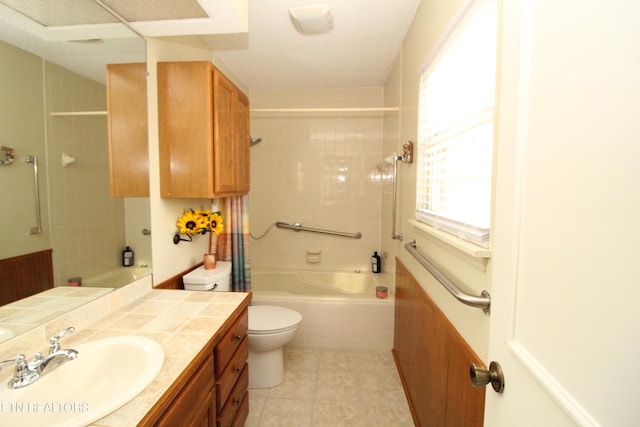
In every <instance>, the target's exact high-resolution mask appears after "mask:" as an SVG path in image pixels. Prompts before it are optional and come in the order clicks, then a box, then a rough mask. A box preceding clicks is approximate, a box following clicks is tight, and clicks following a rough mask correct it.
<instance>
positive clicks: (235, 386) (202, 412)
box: [138, 303, 249, 427]
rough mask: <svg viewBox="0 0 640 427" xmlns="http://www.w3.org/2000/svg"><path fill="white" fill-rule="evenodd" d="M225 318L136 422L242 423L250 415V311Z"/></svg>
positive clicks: (237, 424)
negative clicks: (196, 353)
mask: <svg viewBox="0 0 640 427" xmlns="http://www.w3.org/2000/svg"><path fill="white" fill-rule="evenodd" d="M238 310H242V312H241V314H239V315H237V312H236V313H234V315H232V316H230V317H229V320H228V322H225V325H226V324H227V323H231V325H230V326H228V327H222V328H220V329H219V330H218V333H217V334H215V335H214V336H213V337H212V338H211V341H210V342H209V343H207V345H206V346H205V348H204V349H203V350H202V351H201V352H200V353H199V354H198V355H197V356H196V358H195V359H194V360H193V361H192V363H191V364H190V365H189V367H188V368H187V369H186V370H185V371H184V372H183V373H182V374H181V376H180V377H179V378H178V379H177V380H176V381H175V382H174V383H173V384H172V385H171V386H170V387H169V388H168V389H167V391H166V392H165V394H164V395H163V396H162V397H161V398H160V399H159V400H158V402H157V403H156V404H155V405H154V406H153V408H151V410H150V411H149V412H148V413H147V415H146V416H145V418H144V419H143V420H142V421H141V422H140V423H139V424H138V425H139V426H167V427H173V426H177V425H195V426H210V427H213V426H216V423H217V425H218V426H242V425H244V422H245V420H246V419H247V416H248V414H249V397H248V391H247V387H248V385H249V375H248V373H249V369H248V364H247V358H248V355H249V352H248V346H247V339H248V338H247V327H248V316H247V308H246V304H244V303H243V304H241V305H240V306H239V307H238Z"/></svg>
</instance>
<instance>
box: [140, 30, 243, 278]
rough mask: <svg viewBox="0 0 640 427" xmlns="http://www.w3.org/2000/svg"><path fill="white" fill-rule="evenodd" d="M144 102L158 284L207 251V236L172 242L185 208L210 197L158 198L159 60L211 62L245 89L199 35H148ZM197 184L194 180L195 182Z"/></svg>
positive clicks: (204, 204)
mask: <svg viewBox="0 0 640 427" xmlns="http://www.w3.org/2000/svg"><path fill="white" fill-rule="evenodd" d="M146 41H147V74H148V77H147V101H148V106H149V108H148V111H149V177H150V178H149V181H150V182H149V190H150V194H149V200H150V209H151V229H152V230H153V234H152V239H151V240H152V249H151V250H152V257H153V282H154V284H157V283H161V282H163V281H165V280H167V279H169V278H171V277H173V276H175V275H176V274H178V273H180V272H181V271H184V270H186V269H188V268H190V267H192V266H194V265H195V264H197V263H199V262H202V256H203V254H205V253H206V252H208V245H209V236H195V237H194V239H193V242H191V243H187V242H180V244H178V245H174V244H173V235H174V234H175V232H176V221H177V220H178V218H179V217H180V216H181V215H182V213H183V211H184V210H185V209H202V208H210V207H211V203H212V201H211V200H206V199H166V198H161V197H160V153H159V148H158V144H159V138H158V74H157V64H158V62H161V61H211V62H212V63H213V64H214V65H215V66H216V67H218V68H219V69H220V70H221V71H222V72H223V73H224V74H225V75H226V76H227V77H228V78H229V79H231V80H232V81H233V82H234V83H235V84H236V85H237V86H238V87H239V88H240V89H243V90H245V91H246V88H245V87H244V86H243V85H242V83H241V82H240V81H238V79H237V78H236V77H235V76H234V75H233V73H232V72H231V70H229V69H228V68H226V67H225V65H224V64H223V63H221V62H220V61H218V60H217V59H216V58H215V57H214V55H213V53H212V52H211V50H210V49H209V48H208V47H207V46H206V45H204V43H203V42H202V41H201V40H200V39H199V38H198V37H175V38H172V37H163V38H148V39H146ZM194 185H197V183H194Z"/></svg>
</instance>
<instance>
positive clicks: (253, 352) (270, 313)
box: [182, 261, 302, 388]
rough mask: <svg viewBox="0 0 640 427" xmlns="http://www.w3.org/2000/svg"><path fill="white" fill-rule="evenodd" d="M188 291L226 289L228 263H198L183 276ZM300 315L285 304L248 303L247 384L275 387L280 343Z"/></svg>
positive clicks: (281, 363)
mask: <svg viewBox="0 0 640 427" xmlns="http://www.w3.org/2000/svg"><path fill="white" fill-rule="evenodd" d="M182 281H183V283H184V288H185V289H187V290H190V291H221V292H222V291H230V290H231V285H230V283H231V263H230V262H226V261H218V263H217V267H216V268H215V269H213V270H205V269H204V267H199V268H197V269H195V270H193V271H191V272H190V273H188V274H186V275H184V276H183V278H182ZM300 322H302V315H301V314H300V313H298V312H297V311H294V310H290V309H288V308H285V307H275V306H271V305H252V306H249V331H248V335H249V388H271V387H275V386H277V385H278V384H280V383H281V382H282V380H283V379H284V360H283V357H282V347H283V346H284V345H285V344H287V343H288V342H289V341H291V340H292V339H293V337H294V336H295V334H296V331H297V330H298V327H299V326H300Z"/></svg>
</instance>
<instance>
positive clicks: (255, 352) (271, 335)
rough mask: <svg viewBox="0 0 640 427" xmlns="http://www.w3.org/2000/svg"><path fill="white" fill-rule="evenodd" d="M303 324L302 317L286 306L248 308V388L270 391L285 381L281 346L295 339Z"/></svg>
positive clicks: (254, 306)
mask: <svg viewBox="0 0 640 427" xmlns="http://www.w3.org/2000/svg"><path fill="white" fill-rule="evenodd" d="M300 322H302V315H301V314H300V313H298V312H297V311H294V310H291V309H288V308H285V307H276V306H271V305H252V306H250V307H249V332H248V335H249V388H252V389H256V388H271V387H275V386H277V385H278V384H280V383H281V382H282V380H283V379H284V360H283V355H282V347H283V346H284V345H285V344H287V343H288V342H289V341H291V340H292V339H293V337H294V336H295V334H296V331H297V330H298V327H299V326H300Z"/></svg>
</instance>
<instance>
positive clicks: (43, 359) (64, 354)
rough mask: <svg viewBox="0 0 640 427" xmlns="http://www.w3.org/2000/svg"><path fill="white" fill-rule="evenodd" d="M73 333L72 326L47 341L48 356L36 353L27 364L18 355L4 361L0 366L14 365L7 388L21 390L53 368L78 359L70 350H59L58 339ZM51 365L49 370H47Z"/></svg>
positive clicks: (73, 351) (23, 357)
mask: <svg viewBox="0 0 640 427" xmlns="http://www.w3.org/2000/svg"><path fill="white" fill-rule="evenodd" d="M74 331H75V328H74V327H73V326H71V327H68V328H67V329H65V330H63V331H62V332H60V333H59V334H58V335H56V336H55V337H51V338H50V339H49V354H48V355H47V356H42V354H41V353H36V354H35V356H34V358H33V360H32V361H31V362H27V358H26V357H25V355H24V354H19V355H17V356H16V357H15V358H13V359H9V360H4V361H2V362H0V365H2V364H5V363H14V364H15V369H14V371H13V377H12V378H11V379H10V380H9V384H8V386H9V388H22V387H26V386H28V385H29V384H32V383H33V382H35V381H37V380H38V378H40V377H41V376H42V375H44V374H45V373H46V372H49V371H51V370H53V369H54V368H55V367H57V366H60V365H62V364H63V363H65V362H68V361H69V360H73V359H75V358H76V357H78V352H77V351H75V350H71V349H61V348H60V339H61V338H62V337H64V336H65V335H68V334H72V333H73V332H74ZM50 365H51V368H49V369H47V368H48V367H49V366H50Z"/></svg>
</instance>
